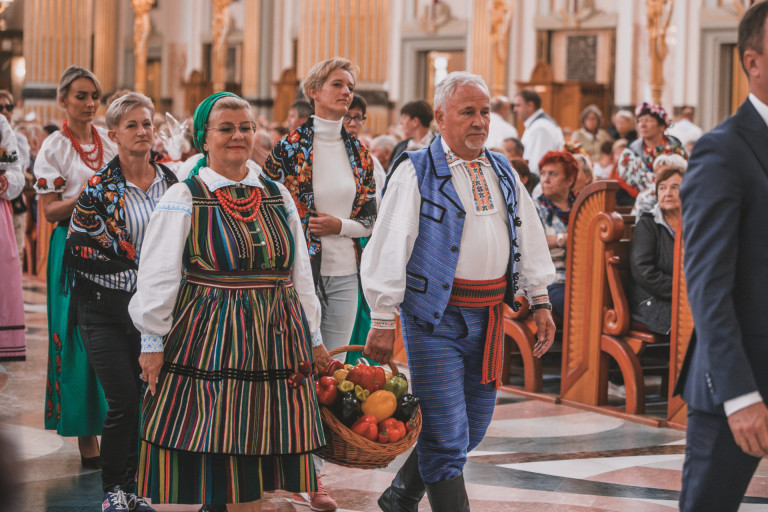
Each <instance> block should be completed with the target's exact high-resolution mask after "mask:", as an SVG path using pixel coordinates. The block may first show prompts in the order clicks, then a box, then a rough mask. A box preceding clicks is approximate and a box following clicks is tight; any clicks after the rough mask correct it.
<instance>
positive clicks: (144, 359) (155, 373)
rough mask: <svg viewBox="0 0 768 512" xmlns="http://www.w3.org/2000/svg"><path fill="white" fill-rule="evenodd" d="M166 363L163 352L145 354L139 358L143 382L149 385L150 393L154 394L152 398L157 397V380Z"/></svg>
mask: <svg viewBox="0 0 768 512" xmlns="http://www.w3.org/2000/svg"><path fill="white" fill-rule="evenodd" d="M164 361H165V357H164V355H163V353H162V352H145V353H143V354H141V355H140V356H139V365H140V366H141V380H143V381H144V382H146V383H147V384H149V392H150V393H152V396H155V390H156V389H157V380H158V378H159V376H160V369H161V368H162V367H163V362H164Z"/></svg>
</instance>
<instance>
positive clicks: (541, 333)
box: [533, 309, 555, 357]
mask: <svg viewBox="0 0 768 512" xmlns="http://www.w3.org/2000/svg"><path fill="white" fill-rule="evenodd" d="M533 321H534V322H536V329H537V332H536V345H534V347H533V355H535V356H536V357H541V356H543V355H544V354H545V353H546V352H547V350H549V347H551V346H552V343H553V342H554V341H555V321H554V320H552V312H551V311H550V310H548V309H537V310H536V311H534V312H533Z"/></svg>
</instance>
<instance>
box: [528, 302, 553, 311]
mask: <svg viewBox="0 0 768 512" xmlns="http://www.w3.org/2000/svg"><path fill="white" fill-rule="evenodd" d="M531 309H532V310H533V311H537V310H539V309H548V310H550V311H552V304H551V303H549V302H542V303H541V304H534V305H533V306H531Z"/></svg>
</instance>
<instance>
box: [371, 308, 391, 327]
mask: <svg viewBox="0 0 768 512" xmlns="http://www.w3.org/2000/svg"><path fill="white" fill-rule="evenodd" d="M371 328H372V329H394V328H395V314H394V313H374V312H373V311H371Z"/></svg>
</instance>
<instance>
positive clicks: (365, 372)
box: [347, 364, 387, 393]
mask: <svg viewBox="0 0 768 512" xmlns="http://www.w3.org/2000/svg"><path fill="white" fill-rule="evenodd" d="M347 380H348V381H350V382H352V383H353V384H357V385H359V386H360V387H362V388H363V389H367V390H368V391H370V392H371V393H373V392H374V391H378V390H380V389H381V388H383V387H384V383H385V382H386V381H387V377H386V376H385V375H384V368H382V367H381V366H366V365H364V364H358V365H356V366H354V367H353V368H351V369H350V370H349V373H347Z"/></svg>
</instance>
